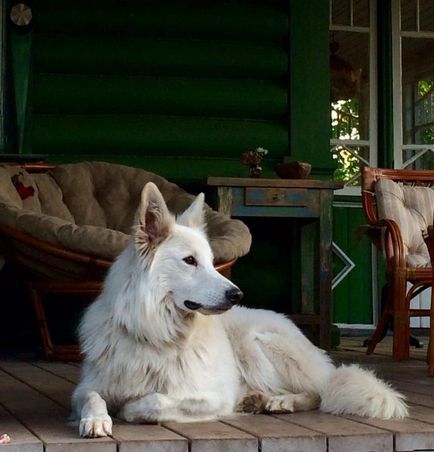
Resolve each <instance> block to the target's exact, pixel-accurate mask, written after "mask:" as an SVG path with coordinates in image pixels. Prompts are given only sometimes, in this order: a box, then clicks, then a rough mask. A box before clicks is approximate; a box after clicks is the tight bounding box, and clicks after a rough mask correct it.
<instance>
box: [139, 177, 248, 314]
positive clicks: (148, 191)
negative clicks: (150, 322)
mask: <svg viewBox="0 0 434 452" xmlns="http://www.w3.org/2000/svg"><path fill="white" fill-rule="evenodd" d="M205 226H206V225H205V213H204V195H203V193H201V194H200V195H198V196H197V198H196V199H195V200H194V201H193V203H192V204H191V205H190V207H189V208H188V209H187V210H186V211H185V212H184V213H183V214H182V215H180V216H179V217H178V218H176V219H175V218H174V216H173V215H172V214H171V213H170V212H169V210H168V208H167V206H166V203H165V201H164V199H163V196H162V195H161V193H160V191H159V190H158V188H157V187H156V185H155V184H153V183H152V182H150V183H148V184H147V185H146V186H145V188H144V189H143V192H142V199H141V205H140V207H139V211H138V217H137V224H136V227H135V228H134V233H133V239H134V245H135V248H136V251H137V253H138V255H139V256H140V257H141V258H143V261H145V262H146V265H147V268H148V271H149V274H150V278H151V282H152V286H153V287H156V288H158V289H155V290H158V292H159V298H160V297H163V298H164V299H165V300H168V299H169V300H170V301H171V302H173V303H174V304H175V305H176V307H177V308H178V309H180V310H182V311H185V312H200V313H202V314H217V313H221V312H224V311H226V310H228V309H230V308H231V307H232V306H233V305H234V304H237V303H238V302H239V301H240V300H241V298H242V296H243V294H242V292H241V291H240V289H239V288H238V287H237V286H235V285H234V284H233V283H232V282H231V281H229V280H228V279H227V278H225V277H224V276H222V275H221V274H220V273H218V272H217V271H216V270H215V268H214V266H213V254H212V251H211V247H210V245H209V243H208V240H207V237H206V234H205Z"/></svg>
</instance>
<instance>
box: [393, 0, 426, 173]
mask: <svg viewBox="0 0 434 452" xmlns="http://www.w3.org/2000/svg"><path fill="white" fill-rule="evenodd" d="M393 43H394V51H393V52H394V83H395V86H394V92H395V95H394V105H396V106H397V108H396V109H395V118H394V122H395V166H396V167H397V168H400V167H403V168H409V169H412V168H413V169H415V168H426V169H432V168H434V8H433V4H432V2H431V1H428V0H401V1H400V2H396V5H395V9H394V12H393Z"/></svg>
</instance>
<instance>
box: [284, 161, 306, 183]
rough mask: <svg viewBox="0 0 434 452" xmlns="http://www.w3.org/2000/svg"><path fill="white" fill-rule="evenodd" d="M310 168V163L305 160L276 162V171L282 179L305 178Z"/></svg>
mask: <svg viewBox="0 0 434 452" xmlns="http://www.w3.org/2000/svg"><path fill="white" fill-rule="evenodd" d="M311 170H312V165H311V164H310V163H307V162H288V163H278V164H277V165H276V173H277V175H278V176H279V177H281V178H282V179H306V178H307V177H309V174H310V172H311Z"/></svg>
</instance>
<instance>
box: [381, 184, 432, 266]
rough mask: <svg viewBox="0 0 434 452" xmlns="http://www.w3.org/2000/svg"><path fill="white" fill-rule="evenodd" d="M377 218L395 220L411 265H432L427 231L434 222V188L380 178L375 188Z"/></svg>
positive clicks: (408, 262)
mask: <svg viewBox="0 0 434 452" xmlns="http://www.w3.org/2000/svg"><path fill="white" fill-rule="evenodd" d="M375 191H376V197H377V209H378V217H379V218H380V219H386V218H387V219H390V220H394V221H395V222H396V223H397V225H398V227H399V229H400V231H401V235H402V239H403V242H404V251H405V254H406V261H407V265H408V266H409V267H429V266H431V262H430V257H429V253H428V248H427V246H426V244H425V241H424V234H425V233H426V230H427V228H428V226H430V225H432V224H433V217H434V189H433V187H430V186H417V185H404V184H403V183H397V182H394V181H392V180H389V179H380V180H379V181H378V182H377V183H376V187H375Z"/></svg>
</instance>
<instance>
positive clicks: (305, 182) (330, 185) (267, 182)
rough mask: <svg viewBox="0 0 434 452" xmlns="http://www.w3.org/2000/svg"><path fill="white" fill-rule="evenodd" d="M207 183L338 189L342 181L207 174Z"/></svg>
mask: <svg viewBox="0 0 434 452" xmlns="http://www.w3.org/2000/svg"><path fill="white" fill-rule="evenodd" d="M207 184H208V185H211V186H218V187H272V188H276V187H277V188H279V187H280V188H313V189H329V190H338V189H340V188H343V186H344V184H343V182H339V181H334V180H319V179H262V178H253V177H216V176H209V177H208V178H207Z"/></svg>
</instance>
